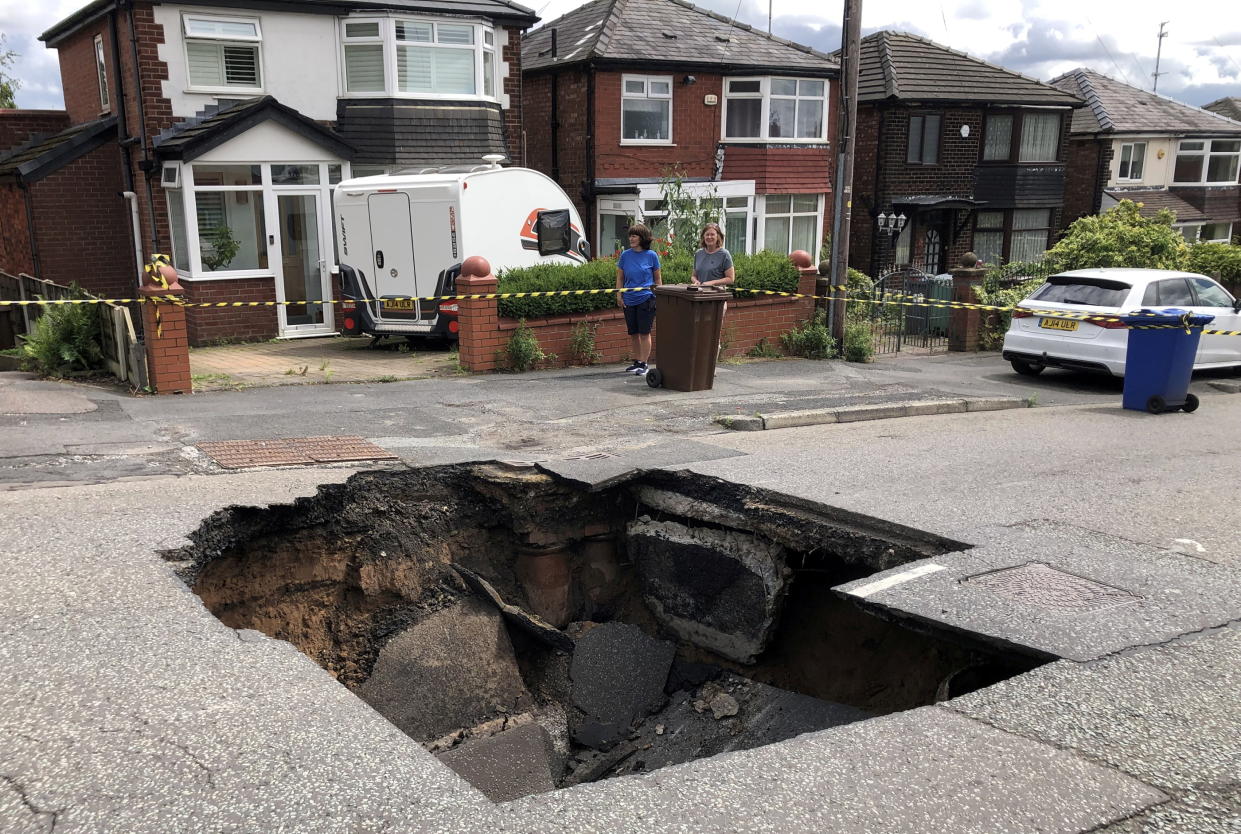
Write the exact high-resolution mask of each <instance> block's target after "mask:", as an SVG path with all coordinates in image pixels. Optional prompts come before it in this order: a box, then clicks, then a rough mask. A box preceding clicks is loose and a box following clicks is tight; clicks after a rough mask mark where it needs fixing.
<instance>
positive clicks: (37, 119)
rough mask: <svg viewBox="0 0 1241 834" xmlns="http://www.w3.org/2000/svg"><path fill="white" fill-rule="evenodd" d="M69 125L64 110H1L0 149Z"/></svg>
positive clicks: (5, 148) (57, 130)
mask: <svg viewBox="0 0 1241 834" xmlns="http://www.w3.org/2000/svg"><path fill="white" fill-rule="evenodd" d="M68 126H69V114H68V113H66V112H65V111H64V110H0V150H8V149H9V148H15V147H17V146H18V145H20V144H22V143H23V142H25V141H26V140H27V139H29V138H30V137H32V136H38V135H42V134H50V133H59V132H60V131H62V130H64V129H65V128H67V127H68Z"/></svg>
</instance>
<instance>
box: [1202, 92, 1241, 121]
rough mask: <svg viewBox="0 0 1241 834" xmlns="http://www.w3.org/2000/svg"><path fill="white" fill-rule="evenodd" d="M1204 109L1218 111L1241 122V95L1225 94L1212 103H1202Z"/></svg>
mask: <svg viewBox="0 0 1241 834" xmlns="http://www.w3.org/2000/svg"><path fill="white" fill-rule="evenodd" d="M1202 109H1203V110H1210V111H1211V112H1212V113H1218V114H1220V115H1221V116H1227V117H1228V118H1230V119H1235V120H1236V121H1239V122H1241V96H1225V97H1224V98H1217V99H1216V100H1215V101H1213V102H1211V103H1210V104H1204V105H1202Z"/></svg>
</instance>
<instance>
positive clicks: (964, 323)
mask: <svg viewBox="0 0 1241 834" xmlns="http://www.w3.org/2000/svg"><path fill="white" fill-rule="evenodd" d="M977 263H978V257H977V256H976V255H975V254H974V253H973V252H966V253H965V254H964V255H962V256H961V263H960V264H958V265H957V266H955V267H953V269H952V300H953V301H956V302H959V303H963V304H977V303H978V294H977V292H976V291H975V290H976V289H977V288H978V287H979V286H981V285H982V279H983V276H984V275H986V274H987V270H985V269H979V268H978V267H977V266H975V264H977ZM982 321H983V315H982V311H981V310H958V309H953V310H950V311H949V317H948V350H959V351H974V350H978V343H979V339H978V331H979V329H980V328H981V326H982Z"/></svg>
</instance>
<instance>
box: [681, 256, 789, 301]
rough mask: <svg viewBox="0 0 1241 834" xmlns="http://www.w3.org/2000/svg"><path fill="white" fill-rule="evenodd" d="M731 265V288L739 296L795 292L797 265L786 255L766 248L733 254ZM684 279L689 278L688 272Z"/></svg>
mask: <svg viewBox="0 0 1241 834" xmlns="http://www.w3.org/2000/svg"><path fill="white" fill-rule="evenodd" d="M691 266H692V261H691ZM733 267H734V269H735V270H736V275H737V280H736V281H735V282H734V283H733V290H734V291H735V292H736V293H737V296H738V297H739V298H747V297H755V296H754V294H752V293H747V292H745V290H772V291H773V292H797V281H798V273H797V267H795V266H793V262H792V261H790V260H789V259H788V256H787V255H781V254H780V253H778V252H769V251H767V250H763V251H762V252H755V253H754V254H753V255H744V254H743V255H733ZM664 280H665V281H667V280H668V279H667V278H665V279H664ZM686 280H687V281H688V280H689V277H688V274H687V275H686ZM668 283H676V282H673V281H668Z"/></svg>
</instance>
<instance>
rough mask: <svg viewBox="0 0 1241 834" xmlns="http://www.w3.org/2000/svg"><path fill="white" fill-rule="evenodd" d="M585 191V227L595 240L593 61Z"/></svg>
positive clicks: (588, 85) (588, 83) (588, 93)
mask: <svg viewBox="0 0 1241 834" xmlns="http://www.w3.org/2000/svg"><path fill="white" fill-rule="evenodd" d="M584 185H585V188H584V189H583V192H584V193H583V194H582V202H583V203H585V204H586V205H587V209H588V210H587V212H586V215H587V217H588V218H589V219H583V221H582V225H584V226H585V227H586V228H587V230H588V234H589V235H590V239H591V240H593V239H594V236H595V232H596V231H598V230H597V229H596V228H595V214H596V212H595V211H594V208H593V207H594V203H595V64H594V62H593V61H592V62H591V63H589V64H587V65H586V182H585V184H584Z"/></svg>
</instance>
